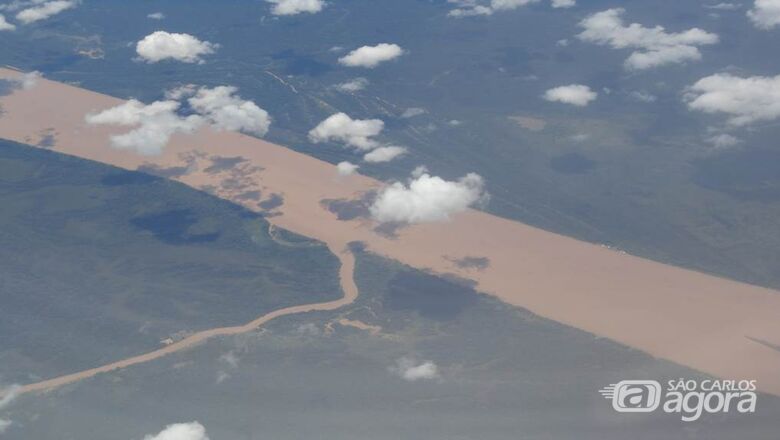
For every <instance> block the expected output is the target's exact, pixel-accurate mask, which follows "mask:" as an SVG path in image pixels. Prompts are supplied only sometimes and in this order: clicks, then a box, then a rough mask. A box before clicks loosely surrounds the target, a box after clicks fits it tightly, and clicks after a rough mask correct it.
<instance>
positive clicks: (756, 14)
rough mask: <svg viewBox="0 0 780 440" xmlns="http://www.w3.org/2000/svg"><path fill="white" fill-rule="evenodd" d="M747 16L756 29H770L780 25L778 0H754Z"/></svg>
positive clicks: (779, 4) (779, 1)
mask: <svg viewBox="0 0 780 440" xmlns="http://www.w3.org/2000/svg"><path fill="white" fill-rule="evenodd" d="M747 16H748V18H750V21H752V22H753V24H754V25H755V26H756V27H757V28H759V29H765V30H766V29H772V28H773V27H775V26H777V25H778V24H780V0H756V2H755V3H754V4H753V8H752V9H750V10H749V11H748V12H747Z"/></svg>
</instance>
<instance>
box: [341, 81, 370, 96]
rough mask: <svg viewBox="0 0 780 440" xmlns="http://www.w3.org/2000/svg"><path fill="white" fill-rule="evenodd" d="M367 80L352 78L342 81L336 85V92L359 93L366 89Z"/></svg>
mask: <svg viewBox="0 0 780 440" xmlns="http://www.w3.org/2000/svg"><path fill="white" fill-rule="evenodd" d="M368 84H369V82H368V80H367V79H365V78H352V79H351V80H349V81H344V82H343V83H340V84H336V86H335V87H336V90H338V91H340V92H346V93H354V92H359V91H361V90H363V89H365V88H366V87H368Z"/></svg>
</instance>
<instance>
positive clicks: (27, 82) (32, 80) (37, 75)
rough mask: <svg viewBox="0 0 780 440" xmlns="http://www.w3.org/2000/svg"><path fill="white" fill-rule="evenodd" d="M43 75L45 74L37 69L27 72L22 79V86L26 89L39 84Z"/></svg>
mask: <svg viewBox="0 0 780 440" xmlns="http://www.w3.org/2000/svg"><path fill="white" fill-rule="evenodd" d="M42 77H43V75H41V72H38V71H37V70H33V71H32V72H27V73H25V74H24V75H22V79H21V80H20V82H21V85H22V88H23V89H24V90H30V89H31V88H33V87H35V86H36V85H37V84H38V80H39V79H41V78H42Z"/></svg>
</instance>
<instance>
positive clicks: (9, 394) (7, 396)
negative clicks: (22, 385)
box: [0, 385, 19, 434]
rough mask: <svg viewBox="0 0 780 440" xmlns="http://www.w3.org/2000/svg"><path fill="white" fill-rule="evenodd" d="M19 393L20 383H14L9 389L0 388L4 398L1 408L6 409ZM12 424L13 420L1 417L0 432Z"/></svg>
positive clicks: (0, 403) (0, 399) (1, 401)
mask: <svg viewBox="0 0 780 440" xmlns="http://www.w3.org/2000/svg"><path fill="white" fill-rule="evenodd" d="M18 393H19V386H18V385H13V386H11V387H10V388H7V389H0V396H2V398H0V410H3V409H5V407H7V406H8V405H10V404H11V402H13V400H14V399H16V396H17V395H18ZM12 424H13V422H12V421H11V420H8V419H0V434H2V433H3V432H5V431H6V430H7V429H8V428H9V427H10V426H11V425H12Z"/></svg>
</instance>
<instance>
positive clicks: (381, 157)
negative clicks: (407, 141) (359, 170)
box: [363, 145, 407, 163]
mask: <svg viewBox="0 0 780 440" xmlns="http://www.w3.org/2000/svg"><path fill="white" fill-rule="evenodd" d="M406 151H407V150H406V148H404V147H398V146H395V145H388V146H385V147H379V148H377V149H375V150H373V151H370V152H368V153H366V154H365V155H364V156H363V160H364V161H366V162H369V163H379V162H390V161H391V160H393V159H395V158H396V157H399V156H401V155H403V154H406Z"/></svg>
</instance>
